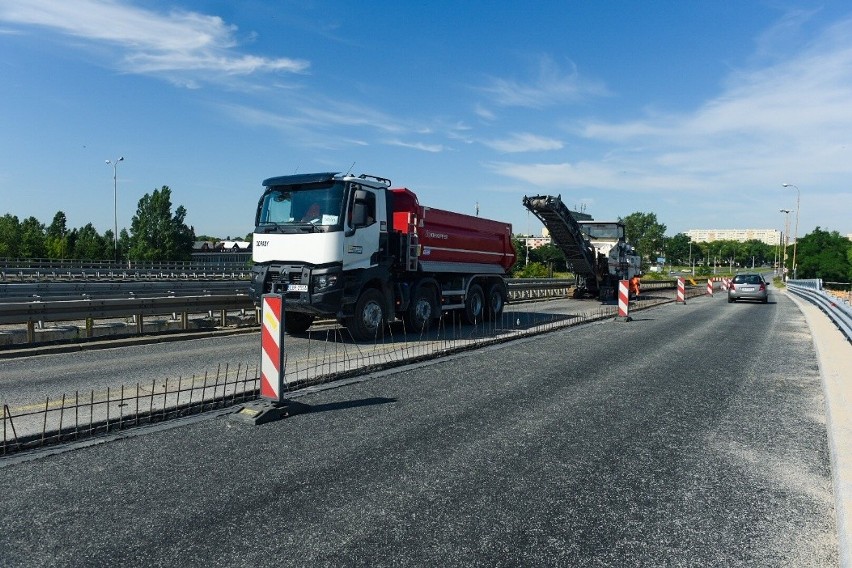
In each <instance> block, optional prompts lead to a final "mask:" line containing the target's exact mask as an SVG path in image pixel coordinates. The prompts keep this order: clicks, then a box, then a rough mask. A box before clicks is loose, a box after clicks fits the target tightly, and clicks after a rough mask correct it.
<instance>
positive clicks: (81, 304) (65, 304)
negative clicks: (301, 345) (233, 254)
mask: <svg viewBox="0 0 852 568" xmlns="http://www.w3.org/2000/svg"><path fill="white" fill-rule="evenodd" d="M507 282H508V290H509V297H510V299H511V300H515V301H517V300H524V299H539V298H545V297H556V296H562V297H564V296H565V295H567V293H568V290H569V289H571V288H572V287H573V285H574V283H573V280H571V279H550V280H539V279H510V280H508V281H507ZM672 287H674V282H673V281H672V282H669V281H655V282H647V283H642V290H643V291H646V290H658V289H666V288H672ZM247 292H248V291H246V293H234V292H233V291H230V290H229V293H218V294H212V293H205V294H196V295H184V296H176V295H175V296H172V295H170V296H159V297H152V298H136V297H129V298H128V297H123V298H84V299H73V300H51V299H48V300H47V301H42V300H40V299H37V300H28V301H23V302H21V301H19V302H3V303H0V324H4V325H5V324H22V323H27V322H33V321H42V322H45V321H51V322H53V321H72V320H85V319H102V318H120V317H125V316H133V315H143V316H150V315H161V314H167V313H181V312H189V313H201V312H209V311H219V310H241V309H249V308H251V309H253V308H254V304H253V303H252V301H251V299H250V298H249V296H248V294H247ZM0 297H2V296H0Z"/></svg>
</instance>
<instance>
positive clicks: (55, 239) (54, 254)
mask: <svg viewBox="0 0 852 568" xmlns="http://www.w3.org/2000/svg"><path fill="white" fill-rule="evenodd" d="M67 224H68V220H67V218H66V217H65V213H63V212H62V211H57V212H56V215H54V216H53V221H52V222H51V223H50V226H48V227H47V232H46V233H45V248H46V249H47V250H46V252H47V258H68V257H69V256H70V252H71V251H70V249H69V247H68V226H67Z"/></svg>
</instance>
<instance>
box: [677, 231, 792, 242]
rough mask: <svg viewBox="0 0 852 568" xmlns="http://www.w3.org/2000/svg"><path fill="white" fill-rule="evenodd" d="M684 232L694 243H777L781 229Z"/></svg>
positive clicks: (779, 239) (779, 240)
mask: <svg viewBox="0 0 852 568" xmlns="http://www.w3.org/2000/svg"><path fill="white" fill-rule="evenodd" d="M685 234H686V236H687V237H689V238H690V239H692V242H694V243H712V242H713V241H739V242H741V243H744V242H745V241H760V242H762V243H766V244H767V245H777V244H779V243H780V242H781V231H779V230H778V229H690V230H688V231H686V233H685ZM792 241H793V239H792V238H791V239H790V242H792Z"/></svg>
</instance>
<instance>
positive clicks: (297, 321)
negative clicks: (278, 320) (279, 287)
mask: <svg viewBox="0 0 852 568" xmlns="http://www.w3.org/2000/svg"><path fill="white" fill-rule="evenodd" d="M312 323H314V316H312V315H309V314H301V313H299V312H287V313H285V314H284V331H286V332H287V333H289V334H294V333H305V332H306V331H308V328H309V327H311V324H312Z"/></svg>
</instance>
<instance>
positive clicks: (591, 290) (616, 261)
mask: <svg viewBox="0 0 852 568" xmlns="http://www.w3.org/2000/svg"><path fill="white" fill-rule="evenodd" d="M523 204H524V207H526V208H527V209H528V210H529V211H530V212H531V213H532V214H533V215H535V216H536V217H537V218H538V219H539V220H540V221H541V222H542V223H543V224H544V226H545V227H547V230H548V231H549V232H550V237H551V239H552V240H553V244H554V245H556V246H557V247H559V248H560V249H561V250H562V252H563V253H564V254H565V260H566V263H567V264H568V268H569V269H570V270H571V271H572V272H574V273H575V274H576V275H577V286H576V287H575V288H574V296H575V297H577V298H581V297H588V296H592V297H598V298H599V299H601V300H604V301H606V300H610V299H612V298H613V297H615V292H616V290H618V282H619V281H620V280H630V279H631V278H633V277H634V276H637V275H639V274H641V270H642V266H641V259H640V257H639V255H638V254H636V251H635V249H634V248H633V247H632V246H631V245H630V244H628V243H627V242H626V239H625V233H624V223H620V222H618V221H610V222H603V221H595V220H593V219H586V220H578V219H576V218H575V216H574V215H573V214H572V212H571V210H570V209H569V208H568V207H567V206H566V205H565V204H564V203H563V202H562V198H561V196H559V195H555V196H554V195H534V196H525V197H524V198H523Z"/></svg>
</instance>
